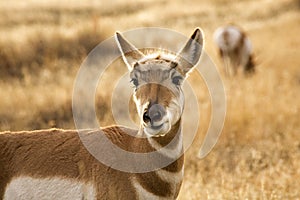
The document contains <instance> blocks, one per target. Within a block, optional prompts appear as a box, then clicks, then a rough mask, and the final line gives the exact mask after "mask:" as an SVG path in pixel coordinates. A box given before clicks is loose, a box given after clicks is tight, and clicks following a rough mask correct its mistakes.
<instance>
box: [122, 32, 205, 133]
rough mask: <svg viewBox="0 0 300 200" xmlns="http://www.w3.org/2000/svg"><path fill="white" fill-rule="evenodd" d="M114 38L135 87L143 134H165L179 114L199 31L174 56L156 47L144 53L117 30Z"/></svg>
mask: <svg viewBox="0 0 300 200" xmlns="http://www.w3.org/2000/svg"><path fill="white" fill-rule="evenodd" d="M116 41H117V44H118V47H119V49H120V51H121V53H122V57H123V60H124V62H125V64H126V65H127V67H128V69H129V71H130V78H131V82H132V84H133V85H134V87H135V90H134V101H135V103H136V107H137V110H138V114H139V117H140V123H141V127H142V128H143V130H144V133H145V134H146V135H147V137H159V136H165V135H166V134H167V133H168V132H169V131H170V129H171V127H172V125H174V124H175V123H176V122H178V120H179V119H180V117H181V115H182V112H183V107H184V95H183V92H182V88H181V86H182V83H183V81H184V79H185V78H186V75H187V73H188V72H189V71H190V70H191V69H192V68H193V66H194V65H195V64H196V63H197V62H198V60H199V58H200V55H201V51H202V44H203V38H202V34H201V31H200V30H199V29H196V30H195V32H194V33H193V35H192V36H191V38H190V39H189V40H188V42H187V43H186V45H185V46H184V47H183V49H182V50H181V51H180V52H179V53H178V54H177V55H174V54H167V55H166V53H165V52H161V51H159V50H157V53H156V54H151V55H144V54H143V53H142V52H140V51H139V50H138V49H136V48H135V47H134V46H133V45H132V44H130V43H129V42H128V41H127V40H126V39H125V38H124V37H123V36H122V35H121V34H120V33H116Z"/></svg>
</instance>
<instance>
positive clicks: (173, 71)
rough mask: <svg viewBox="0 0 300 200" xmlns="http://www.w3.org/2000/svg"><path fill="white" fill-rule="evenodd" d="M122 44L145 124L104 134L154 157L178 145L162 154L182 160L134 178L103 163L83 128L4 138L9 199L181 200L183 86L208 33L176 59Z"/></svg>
mask: <svg viewBox="0 0 300 200" xmlns="http://www.w3.org/2000/svg"><path fill="white" fill-rule="evenodd" d="M115 38H116V41H117V44H118V47H119V49H120V51H121V53H122V57H123V60H124V62H125V63H126V65H127V67H128V69H129V71H130V77H131V80H132V82H133V84H134V87H135V91H134V100H135V103H136V106H137V110H138V114H139V117H140V121H141V122H140V128H139V130H133V129H130V128H127V127H122V126H111V127H105V128H102V129H101V132H103V133H104V135H105V136H106V137H107V138H108V139H109V140H110V141H111V142H112V143H113V144H114V145H116V146H118V147H119V148H121V149H123V150H125V151H128V152H134V153H147V152H153V151H156V150H158V149H161V148H162V147H164V146H166V145H167V144H169V143H170V142H171V141H175V143H174V144H173V145H172V146H170V147H168V149H165V151H162V152H161V153H160V154H161V158H163V159H164V158H166V159H169V158H173V157H174V155H179V156H178V157H177V158H176V159H174V162H172V163H170V164H168V165H167V166H165V167H162V168H159V169H156V170H154V171H149V172H145V173H129V172H124V171H120V170H117V169H114V168H113V167H111V166H106V165H104V164H102V163H101V162H99V161H98V160H97V159H96V158H95V157H93V156H92V155H91V154H90V153H89V151H88V150H87V149H86V148H85V146H84V145H83V144H82V141H81V139H80V137H79V134H78V131H77V130H60V129H50V130H40V131H22V132H2V133H0V198H1V199H8V200H12V199H18V200H19V199H24V200H25V199H34V200H35V199H37V200H40V199H49V200H50V199H51V200H52V199H71V200H75V199H80V200H82V199H101V200H102V199H126V200H127V199H130V200H134V199H151V200H152V199H176V197H177V195H178V193H179V190H180V186H181V183H182V179H183V162H184V156H183V144H182V133H181V115H182V112H183V105H184V97H183V92H182V90H181V84H182V81H183V80H184V79H185V77H186V75H187V73H188V72H189V71H190V70H191V69H192V68H193V66H194V65H195V64H196V63H197V62H198V60H199V57H200V54H201V51H202V44H203V38H202V34H201V31H200V30H199V29H196V30H195V32H194V33H193V35H192V36H191V38H190V39H189V41H188V42H187V43H186V45H185V46H184V47H183V49H182V50H181V51H180V52H179V53H178V54H177V55H172V56H173V57H172V56H170V55H168V56H167V57H164V55H159V52H158V54H156V55H155V56H154V55H150V56H149V55H144V54H143V53H141V52H140V51H139V50H138V49H136V48H135V47H134V46H133V45H132V44H130V43H129V42H128V41H127V40H126V39H125V38H124V37H123V36H122V35H121V34H120V33H116V36H115ZM170 58H171V59H170ZM99 130H100V129H99ZM99 130H84V134H86V135H92V136H93V135H97V134H100V131H99ZM136 136H139V137H136ZM143 164H145V163H140V162H139V160H137V161H136V163H133V165H135V166H139V165H143Z"/></svg>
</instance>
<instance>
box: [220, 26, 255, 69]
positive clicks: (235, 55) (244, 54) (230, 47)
mask: <svg viewBox="0 0 300 200" xmlns="http://www.w3.org/2000/svg"><path fill="white" fill-rule="evenodd" d="M214 40H215V43H216V44H217V46H218V49H219V54H220V56H221V58H222V59H223V62H224V65H225V73H226V75H233V74H236V73H237V70H238V68H239V67H241V68H242V70H243V72H244V73H245V74H246V73H249V72H250V73H251V72H254V62H253V54H252V45H251V42H250V40H249V38H248V37H247V36H246V34H245V33H244V32H243V31H242V30H241V29H240V28H238V27H236V26H233V25H228V26H224V27H220V28H218V29H217V30H216V31H215V33H214Z"/></svg>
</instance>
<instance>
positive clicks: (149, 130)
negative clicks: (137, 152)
mask: <svg viewBox="0 0 300 200" xmlns="http://www.w3.org/2000/svg"><path fill="white" fill-rule="evenodd" d="M144 131H145V133H146V135H147V136H149V137H163V136H165V135H166V134H167V133H168V132H169V131H170V124H169V122H165V123H163V124H161V125H158V126H149V127H144Z"/></svg>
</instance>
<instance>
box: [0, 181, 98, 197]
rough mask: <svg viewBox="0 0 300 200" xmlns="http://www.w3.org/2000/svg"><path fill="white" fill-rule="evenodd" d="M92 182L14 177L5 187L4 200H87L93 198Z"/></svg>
mask: <svg viewBox="0 0 300 200" xmlns="http://www.w3.org/2000/svg"><path fill="white" fill-rule="evenodd" d="M95 194H96V192H95V189H94V188H93V186H92V184H85V183H82V182H78V181H75V180H69V179H62V178H59V177H54V178H43V179H38V178H31V177H17V178H14V179H13V180H12V181H11V182H10V183H9V184H8V185H7V187H6V190H5V194H4V199H5V200H29V199H30V200H53V199H70V200H83V199H84V200H87V199H95V197H96V195H95Z"/></svg>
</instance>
